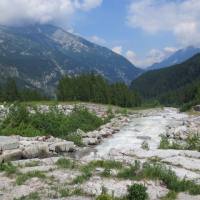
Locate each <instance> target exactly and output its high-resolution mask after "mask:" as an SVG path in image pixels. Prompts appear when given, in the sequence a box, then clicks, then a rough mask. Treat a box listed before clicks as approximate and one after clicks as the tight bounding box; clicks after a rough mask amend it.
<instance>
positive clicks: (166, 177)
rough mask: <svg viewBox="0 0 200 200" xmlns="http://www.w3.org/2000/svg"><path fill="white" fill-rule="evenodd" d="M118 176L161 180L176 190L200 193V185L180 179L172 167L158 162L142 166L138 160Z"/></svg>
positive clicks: (170, 188) (169, 187)
mask: <svg viewBox="0 0 200 200" xmlns="http://www.w3.org/2000/svg"><path fill="white" fill-rule="evenodd" d="M117 176H118V178H124V179H130V180H143V179H150V180H160V181H162V182H163V183H164V184H165V185H166V187H167V188H168V189H169V190H172V191H174V192H185V191H188V192H189V193H190V194H193V195H197V194H200V185H197V184H195V183H194V182H192V181H189V180H185V179H182V180H181V179H179V178H178V177H177V176H176V174H175V173H174V172H173V171H172V170H171V169H169V168H167V167H165V166H164V165H161V164H157V163H154V164H150V163H144V164H143V166H141V165H140V162H138V161H136V163H135V164H134V165H132V166H130V167H126V168H124V169H122V170H121V171H120V172H119V173H118V175H117Z"/></svg>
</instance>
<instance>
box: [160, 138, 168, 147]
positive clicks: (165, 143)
mask: <svg viewBox="0 0 200 200" xmlns="http://www.w3.org/2000/svg"><path fill="white" fill-rule="evenodd" d="M169 146H170V142H169V140H168V139H167V137H165V136H162V137H161V141H160V145H159V149H169Z"/></svg>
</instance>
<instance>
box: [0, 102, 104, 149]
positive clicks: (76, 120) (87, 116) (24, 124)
mask: <svg viewBox="0 0 200 200" xmlns="http://www.w3.org/2000/svg"><path fill="white" fill-rule="evenodd" d="M103 123H104V121H103V120H102V119H101V118H99V117H97V116H96V115H95V114H93V113H90V112H89V111H88V110H87V109H85V108H80V107H77V108H75V109H74V110H73V112H72V113H71V114H70V115H68V116H66V115H64V114H63V113H61V112H59V111H58V110H57V109H55V108H52V109H51V110H50V111H49V112H48V113H41V112H39V111H37V110H36V113H35V114H30V113H29V112H28V111H27V108H26V107H25V106H23V105H21V104H19V105H16V106H13V107H12V108H11V110H10V113H9V114H8V116H7V118H6V119H5V120H4V121H3V122H2V124H1V126H0V135H14V134H17V135H21V136H31V137H33V136H39V135H53V136H54V137H61V138H63V139H67V140H71V141H73V142H75V144H77V145H82V138H81V136H80V135H78V134H76V133H75V132H76V130H77V129H81V130H83V131H92V130H95V129H96V128H98V127H99V126H101V125H102V124H103Z"/></svg>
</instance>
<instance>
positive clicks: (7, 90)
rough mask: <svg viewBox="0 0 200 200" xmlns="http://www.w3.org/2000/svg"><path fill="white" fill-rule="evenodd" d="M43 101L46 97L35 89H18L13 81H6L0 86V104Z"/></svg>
mask: <svg viewBox="0 0 200 200" xmlns="http://www.w3.org/2000/svg"><path fill="white" fill-rule="evenodd" d="M45 99H47V97H45V95H44V94H42V92H39V91H37V90H35V89H30V88H23V89H22V88H19V87H18V86H17V84H16V81H15V79H11V78H10V79H7V81H6V83H4V84H1V85H0V102H3V101H6V102H14V101H40V100H45Z"/></svg>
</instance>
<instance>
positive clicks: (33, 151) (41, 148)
mask: <svg viewBox="0 0 200 200" xmlns="http://www.w3.org/2000/svg"><path fill="white" fill-rule="evenodd" d="M47 155H49V148H48V145H47V144H33V145H32V146H30V147H27V148H25V149H24V151H23V158H26V159H30V158H38V157H46V156H47Z"/></svg>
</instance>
